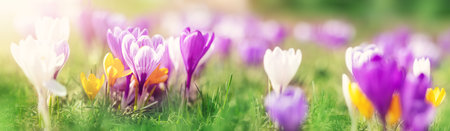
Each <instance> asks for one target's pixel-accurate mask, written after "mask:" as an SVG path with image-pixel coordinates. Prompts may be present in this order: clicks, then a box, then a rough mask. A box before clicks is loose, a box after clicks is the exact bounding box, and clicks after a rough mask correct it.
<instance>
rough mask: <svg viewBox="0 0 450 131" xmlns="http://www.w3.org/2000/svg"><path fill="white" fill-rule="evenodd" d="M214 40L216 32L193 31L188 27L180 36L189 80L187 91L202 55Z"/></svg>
mask: <svg viewBox="0 0 450 131" xmlns="http://www.w3.org/2000/svg"><path fill="white" fill-rule="evenodd" d="M213 41H214V33H211V34H209V33H206V34H202V33H201V32H200V31H198V30H196V31H191V29H190V28H189V27H188V28H186V30H185V31H184V32H183V33H182V34H181V36H180V49H181V55H182V56H183V62H184V65H185V69H186V73H187V80H186V91H187V92H188V90H189V88H190V85H191V79H192V75H193V74H194V71H195V69H196V68H197V65H198V64H199V62H200V60H201V59H202V57H203V56H204V55H205V54H206V53H207V52H208V50H209V48H210V47H211V43H212V42H213Z"/></svg>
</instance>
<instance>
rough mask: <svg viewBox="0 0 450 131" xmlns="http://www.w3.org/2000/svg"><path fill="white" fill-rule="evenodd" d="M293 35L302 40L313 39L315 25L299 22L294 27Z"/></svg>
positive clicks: (308, 40)
mask: <svg viewBox="0 0 450 131" xmlns="http://www.w3.org/2000/svg"><path fill="white" fill-rule="evenodd" d="M293 35H294V38H295V39H296V40H298V41H300V42H310V41H312V39H313V38H312V37H313V25H311V24H309V23H306V22H300V23H297V24H296V25H295V27H294V29H293Z"/></svg>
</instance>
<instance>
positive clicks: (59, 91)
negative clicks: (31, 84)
mask: <svg viewBox="0 0 450 131" xmlns="http://www.w3.org/2000/svg"><path fill="white" fill-rule="evenodd" d="M44 87H46V88H47V89H48V90H49V91H50V92H51V93H53V94H55V95H57V96H66V95H67V90H66V87H64V86H63V85H61V84H60V83H59V82H57V81H56V80H53V79H51V80H49V81H46V82H45V83H44Z"/></svg>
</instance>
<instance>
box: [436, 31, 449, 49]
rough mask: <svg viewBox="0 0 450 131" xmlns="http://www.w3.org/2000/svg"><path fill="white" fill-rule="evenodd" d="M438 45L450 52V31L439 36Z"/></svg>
mask: <svg viewBox="0 0 450 131" xmlns="http://www.w3.org/2000/svg"><path fill="white" fill-rule="evenodd" d="M438 43H439V45H440V47H442V48H443V49H444V50H450V29H448V30H446V31H444V32H442V33H441V34H440V35H439V36H438Z"/></svg>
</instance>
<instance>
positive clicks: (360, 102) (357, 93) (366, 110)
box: [342, 74, 374, 118]
mask: <svg viewBox="0 0 450 131" xmlns="http://www.w3.org/2000/svg"><path fill="white" fill-rule="evenodd" d="M342 90H343V92H344V98H345V100H346V104H347V107H348V109H349V111H350V112H351V113H352V112H353V108H354V107H356V109H358V111H359V112H360V113H361V114H362V115H363V116H364V117H366V118H371V117H372V115H373V112H374V111H373V110H374V109H373V106H372V103H371V102H370V101H369V99H367V97H366V96H365V95H364V93H362V91H361V89H360V88H359V86H358V84H357V83H354V82H352V81H350V79H349V78H348V76H347V75H345V74H344V75H342Z"/></svg>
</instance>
